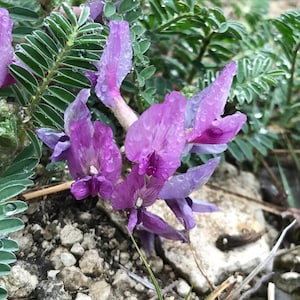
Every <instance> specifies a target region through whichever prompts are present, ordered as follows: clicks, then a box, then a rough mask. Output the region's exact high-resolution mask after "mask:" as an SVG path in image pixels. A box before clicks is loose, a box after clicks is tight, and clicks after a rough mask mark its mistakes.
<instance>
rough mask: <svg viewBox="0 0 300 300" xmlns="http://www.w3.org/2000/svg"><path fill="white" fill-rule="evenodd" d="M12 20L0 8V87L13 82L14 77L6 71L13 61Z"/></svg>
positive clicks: (6, 12)
mask: <svg viewBox="0 0 300 300" xmlns="http://www.w3.org/2000/svg"><path fill="white" fill-rule="evenodd" d="M12 28H13V22H12V20H11V19H10V17H9V13H8V11H7V10H6V9H5V8H0V54H1V59H0V87H6V86H9V85H12V84H14V83H15V80H14V78H13V77H12V76H11V75H10V74H9V73H8V67H9V65H10V64H11V63H12V62H13V57H14V48H13V46H12Z"/></svg>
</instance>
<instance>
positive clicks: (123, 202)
mask: <svg viewBox="0 0 300 300" xmlns="http://www.w3.org/2000/svg"><path fill="white" fill-rule="evenodd" d="M144 184H145V179H144V176H141V175H139V174H138V166H134V167H133V169H132V171H131V172H130V173H129V175H128V176H127V177H126V179H125V180H124V181H122V182H121V183H119V184H117V185H116V186H115V189H114V192H113V194H112V196H111V205H112V207H113V209H115V210H121V209H129V208H133V207H134V206H135V201H136V192H137V191H138V190H140V189H141V188H142V187H143V186H144Z"/></svg>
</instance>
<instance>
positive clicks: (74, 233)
mask: <svg viewBox="0 0 300 300" xmlns="http://www.w3.org/2000/svg"><path fill="white" fill-rule="evenodd" d="M60 240H61V244H62V245H63V246H66V247H71V246H72V245H73V244H75V243H81V242H82V240H83V234H82V232H81V230H79V229H78V228H76V227H74V226H72V225H66V226H65V227H64V228H63V229H62V230H61V232H60Z"/></svg>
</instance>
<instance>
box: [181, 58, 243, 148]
mask: <svg viewBox="0 0 300 300" xmlns="http://www.w3.org/2000/svg"><path fill="white" fill-rule="evenodd" d="M236 69H237V67H236V63H235V62H231V63H229V64H228V65H226V66H225V68H224V69H223V71H222V72H221V74H220V75H219V76H218V77H217V78H216V80H215V81H214V82H213V83H212V84H211V85H210V86H209V87H207V88H206V89H205V90H204V91H202V92H200V93H198V94H196V95H195V96H194V97H192V98H191V99H190V100H189V101H188V105H187V110H186V119H187V121H186V125H188V127H187V128H192V129H191V130H190V132H189V133H188V134H187V136H188V141H190V142H192V141H193V140H194V139H195V138H197V137H198V136H200V135H201V134H202V133H203V132H204V131H205V130H206V129H207V128H208V127H209V126H210V124H211V123H212V121H214V120H215V119H217V118H219V116H220V115H222V114H223V112H224V107H225V104H226V100H227V98H228V95H229V91H230V88H231V84H232V80H233V77H234V75H235V74H236ZM195 108H197V111H195ZM193 123H194V124H193Z"/></svg>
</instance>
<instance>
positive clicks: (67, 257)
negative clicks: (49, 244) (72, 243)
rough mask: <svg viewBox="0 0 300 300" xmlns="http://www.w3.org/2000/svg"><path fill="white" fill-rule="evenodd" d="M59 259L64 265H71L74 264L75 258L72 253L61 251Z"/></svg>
mask: <svg viewBox="0 0 300 300" xmlns="http://www.w3.org/2000/svg"><path fill="white" fill-rule="evenodd" d="M60 259H61V262H62V263H63V265H64V266H65V267H71V266H74V265H75V264H76V258H75V257H74V255H73V254H71V253H69V252H63V253H62V254H61V255H60Z"/></svg>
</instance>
